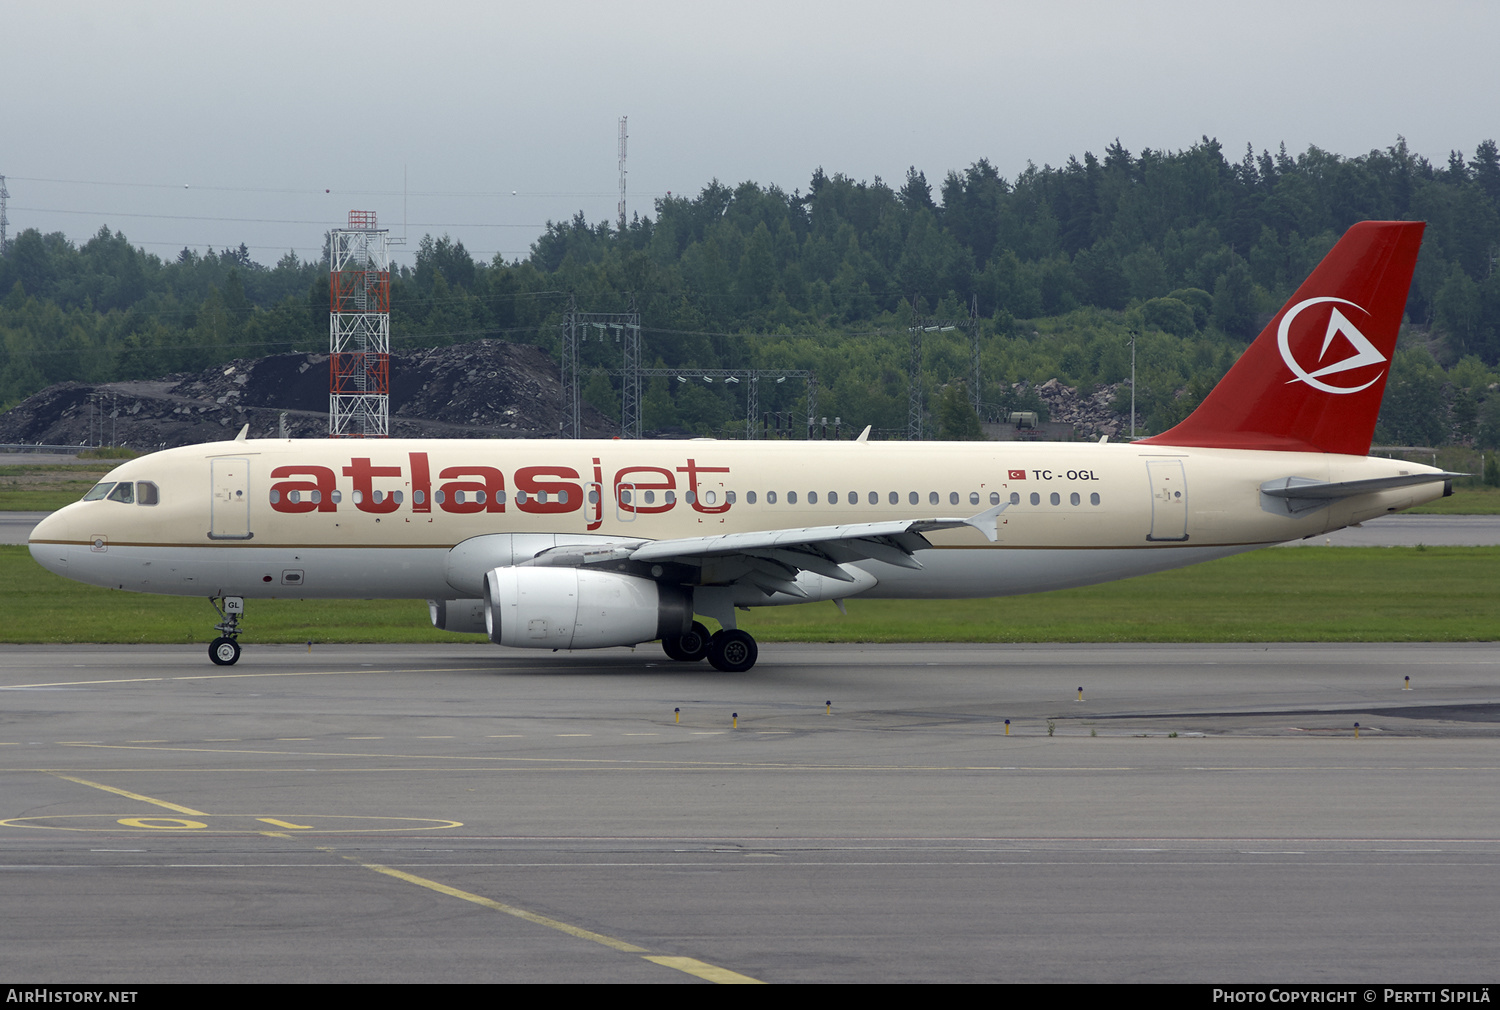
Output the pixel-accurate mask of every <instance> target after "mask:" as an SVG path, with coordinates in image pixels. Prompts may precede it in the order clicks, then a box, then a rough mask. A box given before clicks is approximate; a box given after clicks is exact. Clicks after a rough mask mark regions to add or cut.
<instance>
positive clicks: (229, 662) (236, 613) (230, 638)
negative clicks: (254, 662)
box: [208, 596, 245, 666]
mask: <svg viewBox="0 0 1500 1010" xmlns="http://www.w3.org/2000/svg"><path fill="white" fill-rule="evenodd" d="M223 599H224V606H223V607H220V606H219V601H218V599H216V598H214V597H212V596H210V597H209V598H208V602H209V603H211V604H213V608H214V610H216V611H218V614H219V623H218V624H215V625H214V630H215V631H217V632H219V637H218V638H216V639H214V640H213V641H212V642H210V643H209V645H208V658H209V659H211V660H213V661H214V665H215V666H233V665H234V664H235V663H238V662H239V661H240V643H239V641H238V639H239V637H240V618H241V617H242V616H244V613H245V598H244V597H242V596H226V597H224V598H223Z"/></svg>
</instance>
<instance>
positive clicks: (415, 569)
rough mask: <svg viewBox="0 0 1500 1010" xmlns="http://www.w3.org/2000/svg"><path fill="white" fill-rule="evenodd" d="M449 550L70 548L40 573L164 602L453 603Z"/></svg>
mask: <svg viewBox="0 0 1500 1010" xmlns="http://www.w3.org/2000/svg"><path fill="white" fill-rule="evenodd" d="M447 553H448V552H447V549H446V548H433V549H405V550H390V549H382V548H373V547H367V548H359V549H353V550H348V549H339V548H321V547H312V548H307V547H303V548H294V549H289V548H275V547H266V548H257V547H236V548H213V547H131V546H120V545H116V544H110V545H108V548H107V550H105V551H102V552H101V551H97V550H91V549H90V548H89V547H84V546H76V545H69V546H67V547H63V548H59V549H54V550H51V551H49V552H48V553H47V555H46V560H44V559H43V558H38V560H39V561H42V563H43V564H44V566H45V567H47V568H49V569H50V570H52V571H54V572H57V573H58V574H60V575H66V576H67V577H68V578H71V579H76V580H77V581H80V582H86V583H89V584H91V585H96V586H103V587H105V588H107V589H126V590H130V591H133V592H138V593H158V594H161V595H165V596H223V595H229V596H245V597H250V598H254V599H267V598H271V597H291V598H298V599H428V598H439V599H440V598H444V597H447V596H451V595H452V589H451V588H450V587H449V586H448V584H447V582H446V580H445V579H444V578H443V563H444V560H445V558H446V556H447Z"/></svg>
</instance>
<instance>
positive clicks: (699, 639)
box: [661, 621, 709, 663]
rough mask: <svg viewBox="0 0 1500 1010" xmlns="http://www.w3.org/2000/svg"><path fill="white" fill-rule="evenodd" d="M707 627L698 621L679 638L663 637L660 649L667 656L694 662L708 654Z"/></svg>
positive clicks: (685, 661)
mask: <svg viewBox="0 0 1500 1010" xmlns="http://www.w3.org/2000/svg"><path fill="white" fill-rule="evenodd" d="M708 640H709V635H708V628H706V627H705V626H704V625H703V624H702V623H700V622H698V621H694V622H693V626H692V627H691V628H689V629H688V633H687V634H686V635H683V636H682V637H680V638H663V639H662V640H661V651H662V652H665V653H666V654H667V658H669V659H676V660H680V661H682V662H684V663H696V662H698V661H699V660H700V659H702V658H703V657H704V656H707V655H708Z"/></svg>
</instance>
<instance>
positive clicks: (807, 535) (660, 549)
mask: <svg viewBox="0 0 1500 1010" xmlns="http://www.w3.org/2000/svg"><path fill="white" fill-rule="evenodd" d="M1008 507H1009V503H1008V502H1007V503H1003V504H1000V505H997V506H995V507H994V508H990V509H986V510H985V511H983V512H980V513H979V514H978V515H973V516H969V517H968V518H966V519H960V518H932V519H897V520H889V521H886V522H875V523H850V524H847V525H843V526H807V527H801V528H791V529H781V530H763V531H755V532H749V533H723V534H718V535H716V536H708V537H683V538H679V539H673V540H647V541H639V540H635V541H622V542H619V543H616V544H599V545H594V546H589V547H585V548H580V547H570V546H563V547H555V548H553V549H551V550H548V551H543V552H542V553H541V554H538V555H537V556H536V557H535V558H533V559H531V560H530V561H528V562H526V564H528V565H537V566H548V567H551V566H567V567H583V566H588V565H607V566H610V567H614V568H617V569H620V568H625V567H630V568H636V567H638V566H650V568H651V569H656V570H653V571H652V576H653V577H662V575H660V574H658V570H660V571H662V572H664V570H665V566H691V567H693V568H695V569H697V570H698V571H699V572H700V573H702V580H703V581H704V582H710V583H713V584H718V585H723V584H726V583H734V582H740V581H748V582H750V583H753V584H754V585H757V586H759V587H761V588H762V589H764V590H765V591H766V592H768V593H770V592H785V593H789V594H790V595H793V596H803V595H805V594H804V593H803V592H802V590H801V589H799V588H798V587H797V585H796V584H795V581H794V580H795V579H796V577H797V573H798V572H803V571H807V572H814V573H816V574H818V575H823V576H826V577H828V578H830V579H834V580H836V581H838V582H847V583H854V582H857V581H859V580H858V579H857V578H856V576H855V575H851V574H850V573H849V572H847V571H845V570H844V568H843V567H842V566H844V565H847V564H850V563H851V562H856V561H883V562H885V563H886V564H891V565H896V566H898V567H900V568H912V569H921V567H922V563H921V562H920V561H918V560H917V559H916V558H915V557H913V555H914V554H915V553H916V552H917V551H919V550H922V549H923V548H926V547H931V546H932V544H931V543H930V542H929V541H928V540H927V538H926V537H925V536H924V535H923V534H925V533H932V532H935V531H937V530H950V529H959V528H961V527H964V526H972V527H973V528H975V529H977V530H979V531H980V532H981V533H983V534H984V535H985V537H986V538H987V539H989V540H991V541H993V540H997V539H998V538H999V532H998V525H997V520H998V518H999V516H1000V513H1001V512H1003V511H1005V509H1006V508H1008ZM678 572H679V574H680V573H681V569H678Z"/></svg>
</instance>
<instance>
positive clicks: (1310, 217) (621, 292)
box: [0, 138, 1500, 446]
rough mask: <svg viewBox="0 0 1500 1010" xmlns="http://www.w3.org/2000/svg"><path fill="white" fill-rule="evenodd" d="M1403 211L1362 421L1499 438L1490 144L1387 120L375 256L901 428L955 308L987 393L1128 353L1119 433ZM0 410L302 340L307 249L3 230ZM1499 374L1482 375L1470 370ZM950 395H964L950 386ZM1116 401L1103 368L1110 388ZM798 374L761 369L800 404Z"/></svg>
mask: <svg viewBox="0 0 1500 1010" xmlns="http://www.w3.org/2000/svg"><path fill="white" fill-rule="evenodd" d="M1369 219H1409V220H1411V219H1414V220H1423V221H1426V222H1428V229H1427V232H1426V237H1425V240H1424V243H1423V247H1422V253H1421V257H1420V259H1419V261H1418V264H1417V271H1416V277H1415V280H1414V283H1413V285H1412V291H1411V296H1410V299H1409V301H1408V304H1407V315H1408V319H1409V321H1410V326H1408V328H1407V330H1406V332H1405V334H1404V336H1403V338H1402V343H1401V346H1400V349H1399V351H1398V353H1397V355H1396V358H1395V360H1394V362H1393V366H1392V376H1391V382H1390V387H1389V392H1388V394H1387V398H1386V409H1385V411H1384V412H1383V413H1382V418H1381V426H1380V430H1379V432H1378V433H1377V440H1378V441H1380V442H1383V443H1387V444H1404V445H1439V444H1448V443H1454V442H1458V443H1465V444H1473V445H1481V446H1496V445H1500V387H1497V383H1500V367H1497V366H1500V271H1497V270H1496V269H1495V267H1496V260H1497V256H1500V150H1497V146H1496V144H1495V142H1494V141H1492V140H1486V141H1484V142H1483V143H1480V144H1479V145H1478V146H1477V147H1476V149H1475V151H1474V152H1473V154H1472V156H1469V155H1465V154H1463V153H1461V152H1457V151H1455V152H1452V153H1450V154H1449V156H1448V158H1447V160H1446V163H1444V164H1434V163H1432V162H1431V161H1429V160H1428V159H1427V158H1424V157H1422V156H1419V155H1417V154H1414V153H1413V152H1411V151H1409V150H1408V149H1407V146H1406V143H1405V141H1404V140H1401V139H1399V138H1398V140H1397V142H1396V143H1395V144H1394V145H1392V146H1391V147H1389V148H1386V149H1384V150H1377V151H1371V152H1370V153H1368V154H1365V155H1362V156H1359V157H1352V158H1349V157H1342V156H1339V155H1335V154H1331V153H1328V152H1325V151H1322V150H1319V149H1318V148H1316V147H1314V148H1309V149H1308V150H1307V151H1306V152H1304V153H1302V154H1300V155H1297V156H1296V157H1292V156H1290V155H1288V154H1287V152H1286V150H1285V148H1284V147H1283V148H1282V149H1281V150H1280V151H1278V152H1277V153H1275V154H1272V153H1270V152H1269V151H1262V152H1261V153H1260V154H1256V153H1255V152H1254V151H1253V149H1250V148H1247V149H1246V150H1245V152H1244V155H1243V157H1242V158H1240V159H1239V160H1237V161H1231V160H1229V159H1228V158H1226V156H1225V154H1224V152H1223V150H1222V148H1221V147H1220V145H1219V144H1218V143H1217V142H1216V141H1212V140H1209V139H1207V138H1205V139H1204V140H1203V141H1202V142H1201V143H1199V144H1196V145H1194V146H1193V147H1191V148H1188V149H1186V150H1182V151H1176V152H1166V151H1152V150H1143V151H1141V152H1140V153H1139V154H1136V155H1132V154H1131V153H1130V152H1129V151H1128V150H1126V149H1125V148H1124V147H1123V146H1122V145H1121V144H1120V143H1119V142H1118V141H1116V142H1115V143H1113V144H1111V145H1109V146H1108V147H1107V148H1106V149H1105V150H1104V154H1103V157H1102V158H1099V157H1096V156H1095V155H1093V154H1092V153H1086V154H1084V156H1083V158H1082V160H1079V159H1077V158H1070V159H1068V162H1067V163H1066V164H1065V165H1063V166H1061V167H1056V168H1054V167H1051V166H1044V167H1041V168H1038V167H1036V166H1034V165H1032V166H1028V168H1027V169H1026V171H1024V172H1022V173H1021V174H1020V175H1018V176H1017V177H1015V178H1014V179H1007V178H1005V177H1004V176H1002V175H1000V173H999V172H998V171H996V169H995V168H994V167H993V166H992V165H991V164H990V163H989V162H988V161H987V160H980V161H978V162H976V163H975V164H973V165H971V166H970V167H968V168H967V169H964V170H962V171H957V170H955V171H950V172H948V173H947V174H946V175H945V176H944V178H943V179H942V180H941V181H940V182H938V183H936V184H935V185H934V184H933V183H932V182H930V181H929V180H928V179H927V177H926V175H925V173H924V172H922V171H919V170H918V169H916V168H915V167H914V168H912V169H910V170H909V171H908V172H907V174H906V178H905V179H904V180H903V181H902V182H901V183H900V185H898V186H895V187H893V186H891V185H889V184H887V183H885V182H884V181H882V180H881V179H879V178H878V177H877V178H876V179H874V180H873V181H856V180H853V179H850V178H847V177H845V176H843V175H838V174H833V175H828V174H825V172H824V171H823V170H822V169H821V168H820V169H818V170H817V171H816V172H814V173H813V175H812V178H811V180H810V182H809V184H808V186H807V189H806V191H805V192H804V191H802V190H800V189H799V190H794V191H793V192H791V193H787V192H785V191H783V190H781V189H779V188H777V187H774V186H772V187H762V186H759V185H757V184H755V183H753V182H745V183H742V184H740V185H739V186H737V187H734V188H730V187H728V186H725V185H723V184H721V183H719V182H718V181H717V180H716V181H713V182H710V183H709V184H708V185H707V186H705V187H704V188H703V190H702V191H701V192H700V193H698V194H697V195H696V196H693V197H680V196H671V197H667V198H665V199H660V200H657V201H656V204H655V207H654V212H653V213H652V214H650V215H639V214H638V215H636V216H634V217H633V218H632V219H631V220H630V221H629V223H628V225H627V226H626V227H625V228H624V229H623V230H621V229H619V228H617V227H616V225H615V223H614V222H599V223H592V222H589V221H587V220H586V219H585V218H584V216H583V215H582V214H581V213H580V214H578V215H576V216H575V217H573V218H572V219H571V220H568V221H562V222H553V223H549V224H548V226H547V228H546V231H545V233H544V234H543V235H542V236H541V237H540V238H539V239H538V240H537V241H536V242H535V243H534V244H533V246H532V249H531V252H530V254H529V255H528V256H527V257H526V258H525V259H522V260H518V261H511V262H507V261H505V260H503V259H502V258H499V257H497V258H496V259H495V260H494V261H492V262H476V261H475V260H474V258H473V257H472V256H471V255H470V254H469V253H468V251H467V250H466V249H465V248H464V246H463V244H462V243H461V242H457V241H453V240H451V239H449V238H448V237H447V236H443V237H438V238H434V237H432V236H430V235H429V236H427V237H425V238H424V239H423V240H422V241H421V243H420V245H419V247H418V249H417V253H416V257H415V265H414V266H412V267H403V268H401V269H399V270H398V271H396V272H395V274H394V275H393V278H392V292H391V305H392V309H391V311H392V327H391V332H392V343H393V346H395V347H396V348H402V347H419V346H437V345H443V344H450V343H456V342H461V341H465V340H472V339H477V338H482V337H487V338H497V339H506V340H516V341H522V342H526V343H536V344H540V345H542V346H544V347H548V348H551V349H553V350H554V351H555V350H556V349H557V348H558V346H559V330H558V323H559V320H560V318H561V316H562V314H563V312H565V311H566V309H567V307H568V305H569V304H570V299H571V300H572V304H574V305H576V306H577V308H578V309H579V310H580V311H585V312H618V311H624V310H626V309H627V308H630V307H632V306H633V307H634V308H635V309H636V310H638V311H639V312H640V314H641V322H642V326H643V333H644V340H645V358H646V362H647V363H648V364H650V365H655V366H657V367H661V368H671V369H682V370H683V372H684V375H685V376H689V377H690V376H691V373H692V370H693V369H710V368H713V369H721V368H763V369H772V370H774V369H811V370H813V371H814V372H815V373H816V374H817V376H818V386H819V392H818V397H819V399H818V412H819V413H820V414H823V415H828V416H830V417H831V416H841V417H842V418H843V421H844V424H845V426H846V427H858V426H863V425H865V424H872V425H874V426H875V427H876V428H877V429H880V428H884V429H891V430H898V429H902V428H904V426H905V423H906V416H907V369H908V363H909V358H910V342H909V331H908V328H909V326H910V323H911V319H912V317H913V314H914V313H917V314H920V315H921V316H922V317H924V318H925V319H927V320H949V321H964V320H967V319H968V318H969V317H970V314H971V312H974V313H977V316H978V319H979V326H980V332H981V342H982V365H983V368H982V372H983V380H982V381H983V385H984V388H983V390H981V391H980V399H981V400H982V401H983V403H984V404H985V407H984V411H985V412H986V413H998V412H1001V411H1004V410H1007V409H1013V408H1017V407H1024V408H1032V409H1035V408H1037V407H1040V406H1041V403H1040V401H1039V400H1038V399H1037V397H1036V396H1035V393H1034V392H1033V390H1034V387H1035V386H1036V385H1037V384H1039V383H1041V382H1044V381H1046V380H1048V379H1050V378H1054V377H1056V378H1058V379H1060V380H1061V381H1063V382H1064V383H1066V384H1068V385H1074V386H1079V387H1083V389H1084V390H1085V391H1091V390H1092V389H1094V388H1097V387H1098V386H1100V385H1103V384H1116V383H1120V382H1122V381H1123V380H1126V379H1128V377H1129V372H1130V339H1131V336H1132V334H1133V335H1135V337H1136V343H1137V353H1138V376H1137V399H1138V403H1139V410H1140V414H1141V417H1142V418H1143V429H1144V430H1157V431H1159V430H1162V429H1164V428H1165V427H1167V426H1169V425H1171V424H1172V423H1175V421H1176V420H1178V419H1180V418H1181V417H1183V416H1185V415H1186V413H1187V412H1188V411H1189V410H1191V409H1192V407H1193V406H1194V405H1195V404H1196V403H1197V402H1198V400H1199V399H1200V398H1201V397H1202V395H1204V393H1206V392H1207V390H1208V389H1209V388H1211V387H1212V385H1213V383H1214V382H1215V381H1217V379H1218V378H1219V377H1220V376H1221V375H1222V374H1223V372H1224V370H1225V369H1227V368H1228V366H1229V365H1230V364H1231V363H1232V362H1233V361H1234V359H1235V358H1236V357H1237V355H1238V354H1239V353H1240V351H1241V350H1243V348H1244V345H1245V342H1246V341H1248V340H1249V339H1250V338H1251V337H1253V336H1254V334H1255V333H1256V332H1257V331H1258V330H1259V328H1260V327H1261V326H1262V325H1263V324H1264V323H1265V321H1266V320H1267V319H1268V318H1269V316H1270V315H1271V314H1272V313H1273V312H1274V311H1275V309H1276V308H1277V307H1279V306H1280V304H1281V303H1282V302H1283V300H1284V299H1285V298H1286V297H1287V296H1288V295H1289V294H1290V293H1291V291H1292V290H1293V289H1294V288H1295V287H1296V285H1297V284H1298V283H1300V282H1301V280H1302V279H1303V278H1304V277H1305V276H1306V275H1307V273H1308V272H1309V271H1310V270H1311V269H1312V267H1313V266H1314V265H1316V263H1317V262H1318V260H1319V259H1320V258H1321V257H1322V256H1323V254H1324V253H1325V252H1326V251H1327V250H1328V249H1329V248H1330V247H1331V246H1332V245H1333V243H1334V242H1335V241H1336V240H1337V238H1338V236H1339V235H1340V234H1342V233H1343V231H1344V230H1345V229H1346V228H1348V227H1349V226H1350V225H1351V224H1354V223H1355V222H1357V221H1361V220H1369ZM0 295H3V297H0V405H4V406H10V405H13V404H14V403H15V402H17V401H18V400H19V399H21V398H23V397H25V396H27V395H29V394H30V393H33V392H35V391H37V390H38V389H40V388H42V387H44V386H46V385H48V384H51V383H54V382H59V381H63V380H69V379H75V380H83V381H107V380H118V379H128V378H145V377H152V376H156V375H160V374H165V373H168V372H172V371H182V370H187V369H196V368H202V367H206V366H207V365H211V364H214V363H216V362H220V361H225V360H228V359H230V358H233V357H242V356H248V355H259V354H266V353H272V352H276V351H283V350H293V349H296V350H317V349H321V348H324V347H326V346H327V333H328V321H327V311H328V283H327V266H326V260H322V261H317V262H307V261H302V260H299V259H298V258H297V256H295V255H294V254H292V253H288V254H287V255H286V256H284V257H282V259H281V260H280V261H279V262H277V263H276V265H275V266H272V267H267V266H264V265H261V264H259V263H256V262H254V261H253V260H251V258H250V256H249V254H248V252H247V250H246V249H245V247H244V246H243V245H242V246H241V247H240V248H238V249H225V250H221V251H218V252H215V251H212V250H210V251H208V252H206V253H201V254H200V253H197V252H195V251H192V250H188V249H184V250H183V251H182V253H181V254H180V255H179V256H178V257H177V258H176V259H175V260H166V261H164V260H162V259H160V258H158V257H156V256H151V255H148V254H146V253H144V252H143V251H141V250H140V249H137V248H135V247H133V246H131V245H130V243H129V241H128V240H127V239H126V238H125V236H124V235H122V234H121V233H119V232H111V231H110V230H109V229H108V228H107V227H105V228H101V230H100V231H99V233H98V234H97V235H95V236H94V237H93V238H92V239H90V240H89V241H88V242H85V243H83V244H82V245H81V246H75V245H73V244H72V243H71V242H69V241H68V240H67V239H66V238H65V237H63V236H62V235H60V234H52V235H43V234H40V233H38V232H37V231H34V230H30V231H23V232H22V233H21V234H19V235H18V236H16V237H15V239H14V240H12V241H11V242H10V244H9V246H8V247H7V248H6V250H5V251H4V255H3V256H0ZM582 362H583V367H584V368H585V369H586V370H587V371H588V373H589V376H590V378H589V380H588V383H587V386H586V392H585V395H586V396H587V397H588V398H589V399H590V400H591V401H592V402H593V403H595V405H596V406H599V407H600V408H601V409H603V410H605V411H606V412H607V413H613V414H614V415H615V416H618V387H619V380H618V376H617V375H615V374H612V373H613V371H614V370H617V369H618V368H619V366H620V348H619V346H618V344H616V343H614V342H613V341H612V340H609V339H606V340H602V341H601V340H591V341H588V342H586V343H585V344H584V346H583V349H582ZM969 374H970V366H969V346H968V343H967V335H966V333H965V332H964V331H963V330H962V329H957V330H949V331H942V332H935V333H931V334H928V336H927V338H926V341H925V353H924V359H923V381H924V384H925V399H926V403H927V405H928V408H929V411H930V416H931V421H930V423H929V425H928V430H929V431H932V432H934V433H936V434H946V435H953V436H957V435H959V434H961V433H963V432H966V431H972V430H973V425H972V423H971V421H972V418H971V417H965V416H963V413H964V411H963V410H961V409H957V408H959V407H961V405H962V404H963V403H964V402H966V401H967V399H968V392H967V391H966V389H965V388H964V387H963V386H962V385H961V384H963V383H966V382H967V380H968V378H969ZM1492 387H1497V388H1492ZM960 393H961V394H962V395H960ZM739 395H740V393H739V392H738V391H737V390H735V389H734V388H733V387H731V386H726V385H724V384H722V383H717V384H710V383H703V382H698V381H688V382H674V381H669V380H668V379H666V378H657V379H655V380H653V381H652V383H651V384H650V386H649V388H648V389H647V391H646V395H645V397H644V410H645V418H644V422H645V427H646V428H648V429H673V428H680V429H686V430H689V431H694V432H698V433H704V434H713V433H718V434H732V433H733V431H734V430H735V427H736V425H742V424H743V423H744V422H743V413H744V408H743V406H741V405H740V401H739V400H737V397H738V396H739ZM1120 395H1121V396H1123V397H1127V398H1128V391H1127V392H1122V393H1121V394H1120ZM802 396H803V386H802V384H801V383H791V382H789V383H784V384H775V383H769V384H767V383H763V384H762V389H761V406H762V408H763V409H765V410H779V411H787V412H792V411H797V410H801V409H802V407H803V404H802V399H801V398H802Z"/></svg>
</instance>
